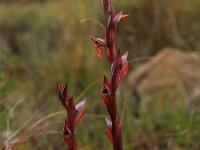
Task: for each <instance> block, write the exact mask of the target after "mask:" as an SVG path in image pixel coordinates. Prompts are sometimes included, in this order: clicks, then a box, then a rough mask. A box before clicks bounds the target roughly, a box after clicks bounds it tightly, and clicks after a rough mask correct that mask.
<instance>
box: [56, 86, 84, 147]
mask: <svg viewBox="0 0 200 150" xmlns="http://www.w3.org/2000/svg"><path fill="white" fill-rule="evenodd" d="M57 90H58V94H59V99H60V102H61V103H62V105H63V106H64V107H65V109H66V111H67V117H66V118H65V123H64V127H63V136H64V141H65V143H66V144H67V145H68V150H77V146H76V138H75V129H76V126H77V124H78V123H79V121H80V120H81V119H82V118H83V116H84V114H85V100H83V101H81V102H79V103H78V104H77V105H75V103H74V100H73V97H72V96H70V95H69V93H68V87H67V83H66V84H65V85H61V84H57Z"/></svg>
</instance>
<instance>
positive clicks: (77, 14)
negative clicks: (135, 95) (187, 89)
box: [0, 0, 200, 150]
mask: <svg viewBox="0 0 200 150" xmlns="http://www.w3.org/2000/svg"><path fill="white" fill-rule="evenodd" d="M165 2H166V1H165ZM184 2H185V3H188V2H189V1H186V0H185V1H184ZM100 3H101V2H100V1H93V0H87V1H81V0H74V1H73V2H72V1H69V0H67V1H50V2H45V3H30V4H23V5H19V4H17V3H14V4H11V5H0V122H1V123H0V132H1V133H2V131H5V130H6V117H7V115H6V114H7V108H11V107H12V106H14V105H15V104H16V102H17V101H18V100H19V99H21V98H23V99H24V101H23V102H22V103H20V105H18V106H17V107H16V108H15V111H14V116H13V118H11V120H10V122H11V126H10V128H11V131H12V132H14V131H15V130H16V129H18V128H19V127H20V126H22V125H23V123H24V122H26V121H27V120H28V119H29V118H30V117H31V116H33V114H34V113H35V112H37V115H36V116H35V118H34V120H33V122H35V121H37V120H39V119H41V118H43V117H44V116H47V115H48V114H51V113H54V112H57V111H61V110H64V109H63V108H62V105H61V104H60V102H59V101H58V98H57V94H56V90H55V83H56V82H65V81H66V80H67V81H68V84H69V89H70V93H72V95H74V96H75V97H79V93H81V92H82V91H84V90H85V89H86V88H88V87H89V86H90V85H91V83H92V82H94V83H95V84H94V85H93V86H92V87H91V88H89V90H88V91H87V92H86V93H85V94H84V95H83V96H82V97H80V98H83V97H85V98H86V99H87V104H86V107H87V114H86V117H85V119H84V120H83V121H82V122H81V123H80V126H79V127H78V129H77V131H76V133H77V141H78V147H79V149H89V150H90V149H97V150H98V149H106V150H107V149H112V146H111V144H109V142H108V140H107V139H106V136H105V117H106V116H107V113H106V112H105V109H104V108H103V105H102V103H101V102H100V100H99V90H100V85H101V81H97V80H98V79H99V78H100V77H103V74H102V72H103V73H105V74H106V72H108V71H109V69H110V68H105V66H106V65H104V64H103V65H101V64H102V62H101V60H100V59H98V58H97V56H96V55H95V52H94V50H93V47H92V45H91V43H90V41H89V39H88V35H90V34H92V35H102V34H103V33H102V29H101V28H100V27H99V25H97V24H95V23H94V22H93V21H86V22H84V23H81V22H80V21H81V20H82V19H84V18H87V17H99V19H100V20H101V18H100V16H102V15H103V13H102V10H101V7H99V6H100ZM115 4H116V5H117V6H118V7H119V8H121V7H122V6H123V7H124V9H123V10H124V11H126V10H127V11H126V12H128V13H131V17H130V18H129V19H128V20H127V23H125V22H124V23H122V24H120V25H119V38H118V42H119V47H120V48H122V47H123V46H124V47H125V48H126V49H129V50H130V55H131V58H132V57H133V56H135V54H138V56H139V55H147V54H152V53H154V52H155V51H157V50H158V49H159V48H160V47H161V46H165V45H167V44H171V42H172V41H173V42H174V40H172V41H170V40H169V39H167V40H166V38H162V37H165V36H166V34H162V31H163V30H164V29H168V28H167V27H166V28H164V29H163V28H161V29H163V30H158V31H160V32H158V34H155V36H156V35H158V41H157V40H155V39H154V38H156V37H154V36H153V37H151V36H146V35H149V30H148V29H150V28H151V25H152V24H151V23H152V21H151V19H152V16H153V14H154V13H152V10H154V11H156V8H158V9H159V10H160V6H159V4H158V3H157V1H148V0H147V1H144V0H143V1H142V2H139V1H130V0H126V1H119V3H118V2H115ZM147 4H151V5H147ZM177 4H178V3H177ZM191 5H192V8H194V9H191V8H190V7H191ZM181 6H182V5H181ZM197 6H199V2H198V0H196V1H193V2H191V4H190V5H189V6H188V7H189V9H186V10H188V11H183V12H185V13H184V15H183V16H181V14H179V13H178V16H179V15H180V17H181V20H182V17H186V20H187V19H188V20H189V19H190V18H193V19H192V20H194V23H193V24H191V27H192V28H191V29H192V31H191V30H190V29H189V28H188V27H189V26H188V24H181V25H183V26H182V27H184V26H185V27H186V29H185V30H184V31H183V32H181V34H182V33H183V35H184V38H185V37H186V35H188V34H189V33H190V31H191V32H192V33H193V32H194V31H197V27H198V24H199V23H198V22H195V21H196V17H197V16H198V14H199V13H198V11H197V9H196V7H197ZM176 7H177V9H178V10H179V9H180V6H176ZM176 7H175V8H173V10H174V9H175V10H176ZM152 8H153V9H152ZM169 8H171V7H169ZM181 8H182V7H181ZM184 10H185V8H184ZM160 11H161V10H160ZM163 11H164V10H162V13H163V14H165V13H166V12H165V11H164V12H163ZM196 11H197V12H196ZM167 12H168V11H167ZM180 12H181V11H180ZM188 12H189V13H188ZM151 15H152V16H151ZM159 19H161V20H160V21H159V22H160V23H161V22H162V23H165V22H163V21H165V18H163V17H161V18H159ZM168 19H169V18H168ZM182 21H183V22H184V23H185V20H182ZM189 22H192V21H189ZM179 23H181V22H179ZM124 26H125V27H124ZM161 27H163V26H161ZM159 29H160V28H159ZM156 31H157V30H156ZM141 33H142V34H141ZM195 33H196V34H195V35H193V34H190V35H189V36H190V37H194V42H195V43H194V44H195V45H192V46H191V48H194V49H198V42H196V41H197V39H198V37H199V34H198V33H197V32H195ZM147 38H150V39H149V40H152V41H153V42H152V41H150V43H149V41H148V40H147ZM151 38H153V39H151ZM167 38H170V37H167ZM9 39H11V41H9ZM185 40H186V41H188V40H187V39H185ZM159 41H161V43H160V42H159ZM166 41H167V42H166ZM154 42H155V43H154ZM156 42H158V43H156ZM189 42H191V41H189ZM148 44H149V45H148ZM157 44H159V45H157ZM143 46H147V47H145V48H143ZM167 46H169V45H167ZM172 46H176V43H175V44H174V43H173V44H172ZM186 47H188V45H187V46H186ZM152 50H153V52H152ZM131 58H130V59H131ZM95 81H97V82H95ZM124 82H125V81H124ZM183 91H184V89H183V88H180V93H177V95H180V96H183V99H184V92H183ZM130 92H131V91H130V89H126V86H124V85H123V91H122V92H119V98H118V99H119V108H120V109H119V110H120V116H121V119H122V128H123V141H124V149H125V150H132V149H138V150H140V149H141V150H143V149H145V150H146V149H149V150H151V149H170V150H171V149H172V150H173V149H174V150H175V149H188V150H191V149H192V150H198V149H199V147H200V145H199V138H200V134H199V133H200V128H199V126H198V125H199V122H200V118H199V112H197V111H194V113H193V114H192V115H187V114H185V113H184V108H183V102H177V103H178V105H174V103H173V102H174V99H173V98H172V97H173V93H171V91H170V90H168V91H167V93H166V96H165V97H159V96H154V95H153V96H151V98H149V97H145V96H144V97H143V100H142V106H141V118H140V119H139V120H135V119H133V116H132V101H131V96H130ZM171 95H172V96H171ZM171 99H172V100H171ZM63 119H64V116H62V115H61V116H58V117H56V118H52V119H51V120H48V122H50V123H52V125H51V127H50V128H49V129H48V130H47V133H46V134H43V135H41V136H39V137H37V138H35V139H33V140H32V141H30V142H27V143H25V144H24V145H21V146H19V147H18V148H17V149H19V150H25V149H30V150H31V149H33V150H35V149H66V148H65V146H64V142H63V139H62V135H61V134H59V132H60V133H61V130H62V125H63Z"/></svg>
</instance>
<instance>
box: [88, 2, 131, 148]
mask: <svg viewBox="0 0 200 150" xmlns="http://www.w3.org/2000/svg"><path fill="white" fill-rule="evenodd" d="M102 2H103V10H104V14H105V17H106V20H107V23H106V31H105V35H104V38H103V39H102V38H95V37H93V36H90V39H91V40H92V42H93V44H94V47H95V49H96V52H97V55H98V56H99V57H100V58H103V52H102V49H104V50H105V53H106V55H107V58H108V60H109V61H110V63H111V79H110V81H109V80H108V79H107V78H106V76H104V82H103V86H102V89H101V100H102V102H103V104H104V106H105V107H106V109H107V111H108V113H109V116H110V119H108V118H106V123H107V128H106V135H107V137H108V139H109V141H110V142H111V143H112V144H113V150H122V149H123V145H122V133H121V123H120V119H119V115H118V111H117V103H116V92H117V88H118V86H119V82H120V80H121V79H122V78H124V77H125V76H126V74H127V72H128V61H127V57H128V52H125V53H124V54H123V55H122V54H121V52H120V50H118V51H117V50H116V44H115V39H116V28H117V24H118V23H119V22H120V21H121V20H123V19H125V18H127V17H128V16H129V15H127V14H123V13H122V11H121V12H119V13H118V14H116V12H115V9H114V7H113V5H112V1H111V0H102Z"/></svg>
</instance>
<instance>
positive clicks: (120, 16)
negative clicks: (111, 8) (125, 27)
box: [113, 11, 129, 24]
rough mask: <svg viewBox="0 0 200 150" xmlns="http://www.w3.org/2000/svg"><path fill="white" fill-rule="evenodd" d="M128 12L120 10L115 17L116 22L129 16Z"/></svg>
mask: <svg viewBox="0 0 200 150" xmlns="http://www.w3.org/2000/svg"><path fill="white" fill-rule="evenodd" d="M128 16H129V15H128V14H123V13H122V11H120V12H119V13H118V14H117V15H116V16H115V17H114V19H113V21H114V23H115V24H117V23H118V22H119V21H121V20H124V19H126V18H127V17H128Z"/></svg>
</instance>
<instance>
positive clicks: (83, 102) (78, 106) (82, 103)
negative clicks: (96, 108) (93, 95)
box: [76, 99, 85, 111]
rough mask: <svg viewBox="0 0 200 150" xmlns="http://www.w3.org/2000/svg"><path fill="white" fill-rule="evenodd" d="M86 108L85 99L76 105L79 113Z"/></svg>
mask: <svg viewBox="0 0 200 150" xmlns="http://www.w3.org/2000/svg"><path fill="white" fill-rule="evenodd" d="M84 107H85V99H84V100H82V101H80V102H79V103H78V104H77V105H76V110H77V111H81V110H82V109H84Z"/></svg>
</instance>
